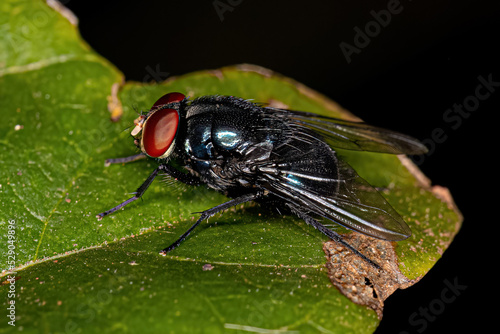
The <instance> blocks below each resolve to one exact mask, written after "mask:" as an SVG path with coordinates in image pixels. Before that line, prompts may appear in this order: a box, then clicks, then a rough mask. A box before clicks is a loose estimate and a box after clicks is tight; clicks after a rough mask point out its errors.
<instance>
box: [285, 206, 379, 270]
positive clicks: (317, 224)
mask: <svg viewBox="0 0 500 334" xmlns="http://www.w3.org/2000/svg"><path fill="white" fill-rule="evenodd" d="M287 206H288V207H289V208H290V209H291V210H292V212H293V213H295V214H296V215H297V216H298V217H299V218H301V219H303V220H304V221H305V222H306V223H307V224H309V225H311V226H313V227H314V228H315V229H317V230H318V231H320V232H321V233H323V234H324V235H326V236H327V237H328V238H330V239H332V240H333V241H335V242H338V243H340V244H342V245H343V246H345V247H347V248H348V249H349V250H350V251H351V252H353V253H354V254H356V255H357V256H359V257H360V258H362V259H363V260H365V261H366V262H368V263H369V264H370V265H372V266H373V267H375V268H376V269H381V268H380V266H379V265H378V264H376V263H375V262H373V261H372V260H370V259H369V258H368V257H366V256H365V255H363V254H362V253H361V252H360V251H358V250H357V249H356V248H354V247H353V246H351V245H349V244H348V243H347V242H345V241H344V239H342V237H341V236H340V234H338V233H337V232H335V231H332V230H330V229H329V228H327V227H326V226H324V225H323V224H321V223H320V222H318V221H317V220H316V219H314V218H313V217H311V216H309V215H308V214H306V213H305V212H303V211H302V210H300V209H299V208H297V207H296V206H293V205H290V204H287Z"/></svg>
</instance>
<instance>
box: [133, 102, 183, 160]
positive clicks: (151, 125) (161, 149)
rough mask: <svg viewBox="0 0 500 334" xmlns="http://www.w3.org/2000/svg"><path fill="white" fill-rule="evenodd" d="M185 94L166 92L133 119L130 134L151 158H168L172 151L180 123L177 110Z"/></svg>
mask: <svg viewBox="0 0 500 334" xmlns="http://www.w3.org/2000/svg"><path fill="white" fill-rule="evenodd" d="M185 99H186V96H184V94H181V93H168V94H165V95H163V96H162V97H161V98H160V99H158V101H156V102H155V103H154V104H153V106H152V107H151V109H150V110H149V112H148V113H147V114H144V115H141V116H139V117H138V118H137V119H136V120H135V121H134V125H135V127H134V129H133V130H132V133H131V135H132V136H133V137H134V138H135V140H134V143H135V144H136V145H137V146H138V147H139V148H140V149H141V151H142V153H144V154H146V155H147V156H149V157H151V158H156V159H168V158H169V157H170V156H171V154H172V153H173V152H174V148H175V141H176V138H177V136H178V133H179V127H180V125H181V115H180V112H179V109H180V106H181V103H182V102H183V101H184V100H185Z"/></svg>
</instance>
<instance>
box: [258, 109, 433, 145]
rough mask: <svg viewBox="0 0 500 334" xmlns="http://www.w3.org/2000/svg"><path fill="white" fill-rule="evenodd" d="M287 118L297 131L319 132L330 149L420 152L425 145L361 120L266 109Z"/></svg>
mask: <svg viewBox="0 0 500 334" xmlns="http://www.w3.org/2000/svg"><path fill="white" fill-rule="evenodd" d="M265 109H268V110H270V111H274V112H275V114H276V115H280V117H284V118H287V120H288V121H289V122H290V123H291V124H294V126H295V127H296V128H297V130H300V128H307V129H310V130H312V131H314V132H315V133H317V134H319V135H320V136H321V137H322V138H323V140H324V141H326V142H327V143H328V144H329V145H330V146H331V147H333V148H341V149H346V150H356V151H370V152H379V153H391V154H423V153H426V152H427V148H426V147H425V146H424V145H423V144H422V143H420V142H419V141H418V140H417V139H415V138H412V137H410V136H407V135H404V134H401V133H399V132H395V131H391V130H387V129H383V128H379V127H375V126H371V125H368V124H366V123H363V122H350V121H345V120H342V119H338V118H333V117H326V116H320V115H317V114H312V113H307V112H302V111H292V110H284V109H277V108H265Z"/></svg>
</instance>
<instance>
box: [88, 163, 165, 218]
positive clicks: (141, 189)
mask: <svg viewBox="0 0 500 334" xmlns="http://www.w3.org/2000/svg"><path fill="white" fill-rule="evenodd" d="M162 170H165V165H160V166H158V168H156V169H155V170H154V171H153V173H151V175H149V176H148V178H147V179H146V181H144V183H143V184H142V185H141V186H140V187H139V188H137V191H136V192H135V193H134V196H133V197H131V198H129V199H128V200H126V201H125V202H123V203H121V204H119V205H117V206H115V207H114V208H112V209H109V210H108V211H104V212H102V213H100V214H98V215H97V219H99V220H101V219H102V218H103V217H105V216H107V215H109V214H111V213H113V212H115V211H116V210H119V209H121V208H123V207H124V206H125V205H127V204H129V203H132V202H133V201H135V200H136V199H139V198H140V197H141V196H142V195H143V194H144V193H145V192H146V189H148V188H149V186H150V185H151V183H152V182H153V180H154V179H155V177H156V176H157V175H158V172H160V171H162Z"/></svg>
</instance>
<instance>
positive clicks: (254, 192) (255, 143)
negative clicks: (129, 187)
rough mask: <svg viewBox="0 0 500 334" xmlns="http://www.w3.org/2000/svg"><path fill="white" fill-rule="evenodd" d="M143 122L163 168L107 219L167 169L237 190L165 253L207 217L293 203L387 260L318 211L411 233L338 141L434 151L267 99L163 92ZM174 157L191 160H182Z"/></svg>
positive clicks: (366, 227) (382, 232)
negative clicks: (267, 103)
mask: <svg viewBox="0 0 500 334" xmlns="http://www.w3.org/2000/svg"><path fill="white" fill-rule="evenodd" d="M135 125H136V127H135V128H134V130H133V131H132V135H133V136H134V137H135V142H136V144H137V145H138V147H140V148H141V150H142V154H143V155H146V156H149V157H152V158H154V159H156V161H157V162H158V163H159V166H158V168H157V169H155V171H153V173H152V174H151V175H150V176H149V177H148V178H147V180H146V181H145V182H144V183H143V185H142V186H141V187H139V189H138V190H137V192H136V194H135V196H134V197H132V198H130V199H129V200H127V201H125V202H123V203H122V204H120V205H118V206H117V207H115V208H113V209H111V210H109V211H106V212H103V213H101V214H99V215H98V217H99V218H102V217H104V216H105V215H108V214H109V213H112V212H114V211H116V210H117V209H119V208H121V207H123V206H124V205H126V204H128V203H130V202H132V201H134V200H135V199H137V198H139V197H140V196H141V195H142V194H143V193H144V191H145V190H146V189H147V188H148V186H149V185H150V184H151V182H152V181H153V179H154V178H155V177H156V175H157V174H158V173H159V172H163V173H166V174H168V175H170V176H172V177H175V178H176V179H177V180H179V181H182V182H185V183H188V184H200V183H204V184H206V185H207V186H209V187H210V188H213V189H215V190H217V191H220V192H223V193H224V194H225V195H227V196H228V197H230V198H232V199H231V200H229V201H228V202H225V203H223V204H220V205H218V206H216V207H214V208H211V209H208V210H206V211H204V212H202V213H201V217H200V218H199V219H198V220H197V222H196V223H195V224H194V225H193V226H192V227H191V228H190V229H189V230H188V231H187V232H185V233H184V234H183V235H182V236H181V237H180V238H178V239H177V241H175V242H174V243H173V244H172V245H170V246H169V247H167V248H165V249H164V250H163V251H162V253H163V254H165V253H166V252H169V251H171V250H172V249H174V248H175V247H177V246H178V244H179V243H180V242H181V241H182V240H184V239H185V238H186V237H187V236H188V235H189V233H190V232H191V231H192V230H193V229H194V228H195V227H196V226H197V225H198V224H199V223H200V222H201V221H202V220H204V219H207V218H209V217H211V216H213V215H214V214H215V213H217V212H220V211H222V210H225V209H227V208H229V207H231V206H234V205H237V204H241V203H244V202H248V201H259V202H272V203H273V205H279V206H280V207H281V208H287V209H289V210H290V211H291V212H292V213H294V214H295V215H297V216H299V217H300V218H302V219H303V220H304V221H305V222H306V223H308V224H310V225H312V226H314V227H315V228H316V229H318V230H319V231H321V232H322V233H324V234H325V235H327V236H328V237H330V238H331V239H333V240H335V241H337V242H340V243H342V244H343V245H345V246H347V247H348V248H349V249H350V250H351V251H353V252H355V253H356V254H357V255H359V256H361V257H362V258H363V259H365V260H366V261H368V262H369V263H371V264H372V265H374V266H375V267H377V268H379V266H378V265H377V264H375V263H374V262H372V261H371V260H370V259H368V258H367V257H365V256H364V255H363V254H361V253H359V252H358V251H357V250H355V249H354V248H353V247H351V246H350V245H349V244H347V243H346V242H345V241H343V240H342V238H341V236H340V235H339V234H337V233H336V232H334V231H332V230H331V229H329V228H327V227H325V226H324V225H323V224H321V223H320V222H319V221H318V220H317V219H316V217H320V218H326V219H327V220H330V221H333V222H335V223H338V224H340V225H342V226H345V227H347V228H349V229H351V230H354V231H357V232H360V233H363V234H365V235H368V236H371V237H375V238H379V239H383V240H390V241H398V240H403V239H405V238H407V237H409V236H410V235H411V230H410V228H409V227H408V226H407V225H406V223H405V222H404V220H403V219H402V218H401V217H400V216H399V214H398V213H397V212H396V211H395V210H394V209H393V208H392V207H391V206H390V205H389V203H387V202H386V201H385V199H384V198H383V197H382V196H381V195H380V194H379V193H378V192H377V191H376V190H375V189H374V188H373V187H372V186H370V185H369V184H368V183H367V182H366V181H365V180H363V179H362V178H361V177H359V176H358V175H357V173H356V172H355V171H354V170H353V169H352V168H351V167H350V166H349V165H348V164H347V163H345V162H344V161H343V160H341V159H340V158H339V157H338V156H337V154H336V152H335V148H342V149H348V150H364V151H373V152H381V153H392V154H421V153H425V152H426V148H425V146H423V145H422V144H421V143H419V142H418V141H417V140H415V139H413V138H411V137H408V136H405V135H402V134H399V133H397V132H393V131H389V130H385V129H380V128H376V127H373V126H369V125H367V124H365V123H357V122H349V121H344V120H340V119H335V118H329V117H324V116H319V115H315V114H311V113H306V112H300V111H290V110H284V109H278V108H271V107H264V106H262V105H259V104H255V103H252V102H250V101H247V100H244V99H241V98H236V97H231V96H205V97H200V98H197V99H194V100H192V101H190V100H188V99H187V98H185V96H184V95H182V94H180V93H170V94H167V95H165V96H163V97H162V98H160V99H159V100H158V101H157V102H156V103H155V104H154V105H153V107H152V108H151V110H150V111H149V112H148V113H147V114H144V115H141V117H139V118H138V119H137V120H136V122H135ZM136 157H137V156H134V157H130V158H123V159H115V160H112V161H111V162H126V161H130V160H134V159H135V158H136ZM173 160H175V161H176V164H175V165H176V166H179V165H180V166H182V167H181V168H178V167H177V168H176V167H174V164H171V161H173Z"/></svg>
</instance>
